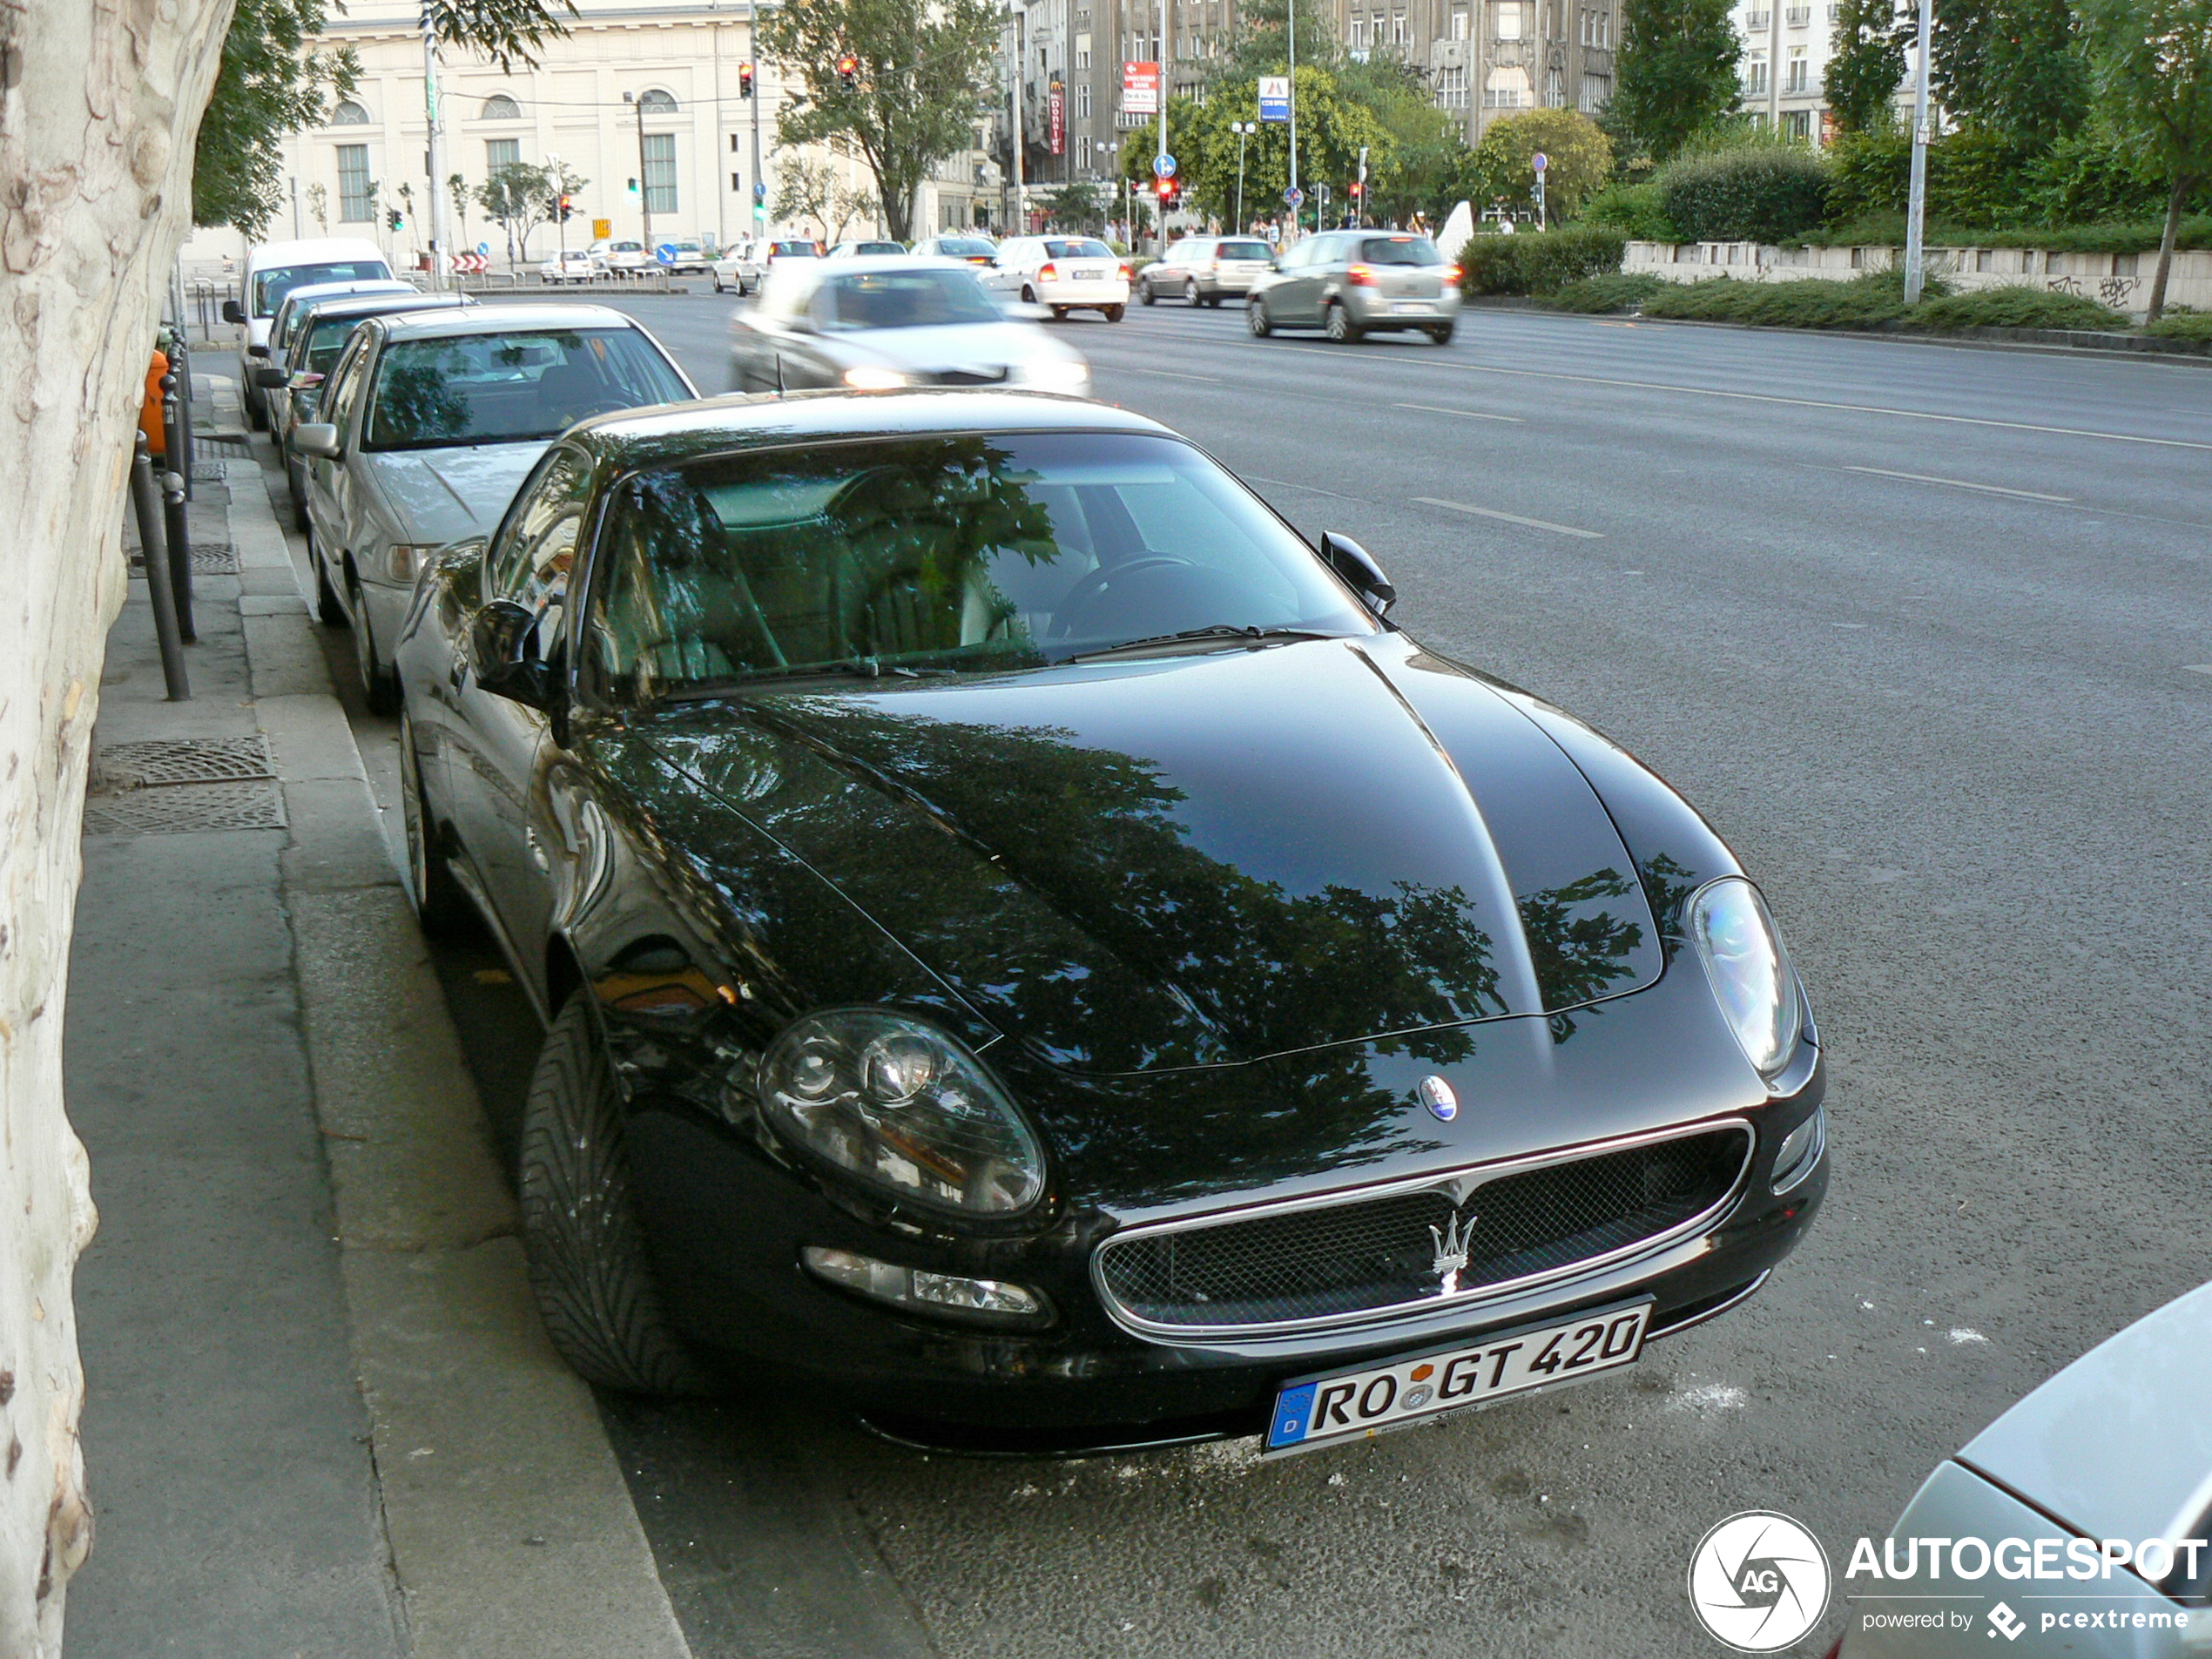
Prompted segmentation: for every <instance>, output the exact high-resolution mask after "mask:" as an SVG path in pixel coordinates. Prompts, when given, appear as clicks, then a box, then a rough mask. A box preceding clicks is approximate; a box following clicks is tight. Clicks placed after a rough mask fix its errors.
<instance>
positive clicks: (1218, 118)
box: [1123, 64, 1394, 228]
mask: <svg viewBox="0 0 2212 1659" xmlns="http://www.w3.org/2000/svg"><path fill="white" fill-rule="evenodd" d="M1182 111H1187V113H1186V112H1182ZM1168 119H1169V123H1170V132H1174V131H1175V130H1176V129H1175V126H1174V123H1175V122H1177V120H1178V119H1179V120H1181V121H1182V122H1183V123H1184V125H1183V127H1182V129H1181V131H1182V132H1183V133H1184V135H1185V136H1184V137H1183V138H1177V139H1176V140H1175V143H1176V146H1177V160H1178V161H1179V162H1181V163H1182V164H1183V170H1182V172H1181V173H1180V174H1179V175H1178V176H1179V177H1180V178H1182V179H1183V182H1184V197H1185V199H1186V200H1187V201H1188V202H1189V203H1190V206H1193V207H1195V208H1196V209H1197V211H1199V212H1202V213H1204V214H1206V215H1207V216H1208V217H1210V218H1213V219H1219V220H1221V221H1222V222H1223V223H1224V224H1226V223H1228V222H1229V221H1230V220H1231V218H1232V217H1233V216H1234V215H1235V212H1236V206H1237V200H1236V199H1237V135H1236V133H1235V132H1231V130H1230V128H1231V123H1233V122H1237V121H1258V120H1259V89H1258V87H1257V86H1256V85H1255V84H1253V82H1252V81H1251V79H1250V78H1240V79H1238V80H1237V81H1232V82H1229V83H1228V84H1225V85H1223V86H1220V87H1218V88H1217V90H1215V91H1212V92H1211V94H1210V96H1209V97H1208V98H1207V99H1206V101H1205V104H1204V106H1199V105H1182V104H1180V102H1178V103H1177V105H1170V108H1169V114H1168ZM1361 145H1366V148H1367V170H1368V175H1369V178H1370V179H1371V180H1372V179H1374V178H1376V177H1378V176H1379V175H1384V174H1387V173H1388V172H1389V170H1390V168H1391V166H1392V164H1393V154H1394V151H1393V143H1392V139H1391V136H1390V134H1389V132H1387V131H1386V130H1385V128H1384V126H1383V125H1382V123H1381V122H1380V121H1379V120H1378V119H1377V118H1376V116H1375V111H1373V110H1372V109H1371V108H1370V107H1368V106H1367V105H1365V104H1363V103H1360V102H1358V101H1356V100H1355V99H1353V98H1350V97H1348V96H1347V95H1346V93H1345V89H1344V88H1343V87H1342V86H1341V85H1340V84H1339V82H1338V80H1337V78H1336V76H1335V75H1334V74H1332V72H1331V71H1328V70H1326V69H1322V68H1319V67H1315V66H1309V65H1307V64H1299V65H1298V181H1299V184H1300V185H1301V186H1302V187H1303V188H1304V189H1305V195H1306V200H1307V202H1308V204H1309V208H1308V211H1312V206H1311V205H1312V204H1313V203H1315V202H1317V201H1318V192H1317V191H1316V188H1315V187H1316V186H1317V185H1321V184H1324V183H1326V184H1327V185H1329V187H1330V210H1331V212H1336V211H1338V210H1340V209H1341V208H1342V207H1344V206H1345V205H1346V204H1347V202H1348V200H1349V198H1348V197H1347V196H1346V194H1345V187H1346V186H1347V185H1349V184H1350V183H1351V181H1352V179H1355V178H1357V177H1358V176H1359V148H1360V146H1361ZM1135 147H1137V146H1129V145H1124V146H1123V157H1124V158H1125V159H1126V158H1127V157H1128V156H1129V154H1130V150H1131V149H1132V148H1135ZM1136 165H1138V166H1140V167H1142V168H1143V172H1144V175H1145V176H1146V177H1150V172H1151V165H1152V164H1151V158H1150V155H1149V153H1148V154H1143V155H1140V156H1138V157H1137V158H1136ZM1290 182H1291V143H1290V129H1289V127H1288V126H1286V125H1283V124H1281V123H1278V122H1263V123H1261V125H1260V129H1259V131H1258V132H1256V133H1254V134H1252V135H1251V137H1250V138H1247V139H1245V141H1244V214H1245V217H1246V218H1247V219H1251V218H1256V217H1258V216H1260V215H1262V214H1269V213H1276V212H1283V211H1285V209H1284V208H1283V206H1282V201H1283V192H1284V191H1285V189H1286V188H1288V186H1289V185H1290ZM1238 228H1242V227H1241V226H1239V227H1238Z"/></svg>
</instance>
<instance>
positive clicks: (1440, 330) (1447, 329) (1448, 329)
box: [1428, 322, 1453, 346]
mask: <svg viewBox="0 0 2212 1659" xmlns="http://www.w3.org/2000/svg"><path fill="white" fill-rule="evenodd" d="M1452 327H1453V326H1452V325H1451V324H1450V323H1448V322H1447V323H1443V324H1440V326H1438V327H1434V328H1432V329H1430V330H1429V331H1428V337H1429V338H1430V339H1431V340H1432V341H1435V342H1436V343H1437V344H1438V345H1440V346H1448V345H1450V344H1451V343H1452Z"/></svg>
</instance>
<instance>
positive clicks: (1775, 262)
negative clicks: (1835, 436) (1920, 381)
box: [1621, 242, 2212, 318]
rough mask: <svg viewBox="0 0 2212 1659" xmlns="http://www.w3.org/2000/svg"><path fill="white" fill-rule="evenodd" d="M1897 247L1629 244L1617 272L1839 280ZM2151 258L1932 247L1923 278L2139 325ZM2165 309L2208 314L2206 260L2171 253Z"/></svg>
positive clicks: (2210, 271) (1674, 278) (1879, 266)
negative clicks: (2050, 301) (2062, 303)
mask: <svg viewBox="0 0 2212 1659" xmlns="http://www.w3.org/2000/svg"><path fill="white" fill-rule="evenodd" d="M1904 258H1905V250H1904V249H1902V248H1898V247H1771V246H1763V245H1762V244H1759V243H1757V242H1683V243H1679V244H1676V243H1669V242H1631V243H1629V249H1628V254H1627V257H1626V258H1625V259H1623V260H1622V266H1621V268H1622V270H1624V271H1635V272H1642V273H1645V274H1648V275H1650V276H1656V277H1663V278H1665V279H1666V280H1668V281H1669V282H1704V281H1709V280H1712V279H1713V278H1716V277H1733V278H1734V279H1736V280H1737V281H1739V282H1793V281H1796V280H1798V279H1800V278H1803V277H1827V278H1831V279H1833V280H1849V279H1851V278H1852V277H1855V276H1858V275H1861V274H1862V273H1865V272H1868V271H1886V270H1888V269H1890V268H1891V267H1892V266H1894V265H1898V264H1901V263H1902V262H1903V260H1904ZM2157 267H2158V255H2157V253H2155V251H2154V252H2152V253H2058V252H2055V251H2047V250H2045V249H2042V248H2026V247H1932V248H1930V249H1929V250H1928V273H1929V274H1930V275H1931V276H1939V277H1941V278H1942V279H1943V280H1944V281H1945V282H1946V283H1947V284H1949V285H1950V286H1951V287H1952V288H1955V289H1959V290H1962V291H1963V290H1970V289H1974V288H1998V287H2031V288H2050V289H2055V290H2058V291H2060V292H2062V293H2079V294H2086V295H2087V296H2088V297H2089V298H2090V299H2092V300H2101V301H2103V302H2104V303H2105V304H2106V305H2108V306H2111V307H2114V308H2115V309H2117V310H2121V311H2125V312H2128V313H2129V314H2131V315H2133V316H2134V317H2137V318H2141V316H2142V315H2143V312H2144V309H2145V307H2147V306H2148V304H2149V301H2150V284H2151V278H2152V276H2153V275H2154V274H2155V273H2156V271H2157ZM2166 303H2167V305H2168V307H2174V306H2193V307H2195V308H2196V309H2198V310H2200V311H2212V253H2207V252H2204V251H2202V250H2197V251H2192V252H2183V253H2175V255H2174V270H2173V273H2172V275H2171V276H2169V277H2168V279H2167V283H2166Z"/></svg>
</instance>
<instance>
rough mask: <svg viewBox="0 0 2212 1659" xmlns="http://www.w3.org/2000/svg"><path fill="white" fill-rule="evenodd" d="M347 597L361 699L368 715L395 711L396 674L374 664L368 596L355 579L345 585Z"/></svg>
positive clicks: (397, 708) (397, 702) (397, 696)
mask: <svg viewBox="0 0 2212 1659" xmlns="http://www.w3.org/2000/svg"><path fill="white" fill-rule="evenodd" d="M346 597H347V602H348V603H349V604H351V605H352V606H353V610H354V675H355V677H356V678H359V680H360V681H361V701H362V702H364V703H366V704H368V711H369V712H370V713H371V714H397V713H398V712H399V711H400V687H399V677H398V676H397V675H396V674H395V673H394V672H392V671H390V670H389V669H386V668H380V667H379V666H378V665H377V662H376V624H375V623H374V622H373V621H371V620H370V618H369V614H368V596H367V595H365V594H363V593H362V592H361V583H360V581H359V580H358V579H356V580H354V582H352V583H349V584H348V585H347V590H346Z"/></svg>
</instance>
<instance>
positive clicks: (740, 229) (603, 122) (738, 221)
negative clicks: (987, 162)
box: [185, 0, 985, 266]
mask: <svg viewBox="0 0 2212 1659" xmlns="http://www.w3.org/2000/svg"><path fill="white" fill-rule="evenodd" d="M420 15H421V14H420V9H419V5H418V4H417V3H416V0H350V3H349V4H348V5H347V8H346V10H344V11H342V12H341V11H339V10H337V9H336V8H333V9H332V11H331V15H330V18H329V21H328V24H327V27H326V30H325V32H324V37H323V38H324V42H325V44H328V45H331V46H339V45H347V46H351V47H352V48H353V49H354V54H355V55H356V57H358V58H359V60H360V63H361V79H360V83H359V84H358V85H357V86H356V87H355V89H354V91H353V93H352V94H351V95H350V96H349V97H348V98H346V99H344V100H342V101H341V102H340V103H339V104H338V105H336V106H335V107H334V109H333V110H332V111H330V114H329V116H328V117H327V122H326V124H325V125H322V126H320V127H318V128H312V129H309V130H308V131H307V132H300V133H295V134H293V136H292V137H291V138H289V139H287V141H286V145H285V169H286V172H287V175H288V179H287V183H288V185H289V189H288V192H287V201H286V205H285V209H284V211H283V212H280V214H279V216H278V218H277V219H276V221H275V222H274V223H273V224H272V225H271V226H269V229H268V234H269V236H271V237H272V238H278V237H287V236H292V235H295V234H296V235H300V236H321V235H332V236H338V235H359V236H366V237H369V238H371V239H374V240H375V241H377V242H378V243H380V244H381V245H382V246H384V247H385V248H386V249H387V250H388V253H390V254H391V255H392V257H393V260H394V263H395V265H401V266H413V265H414V264H415V262H416V260H418V258H420V257H421V254H422V253H423V251H424V250H425V249H426V248H427V247H428V243H429V237H430V232H429V213H428V195H429V191H430V189H431V188H432V185H431V180H430V179H429V176H428V154H427V149H428V145H427V135H428V119H427V117H426V114H425V109H424V98H423V89H424V70H423V54H422V37H421V32H420V28H419V22H418V20H419V17H420ZM752 15H753V7H752V3H750V0H691V3H685V0H579V3H578V5H577V17H574V18H573V19H571V20H570V24H569V33H568V34H566V35H565V36H563V37H558V38H556V39H552V40H549V41H547V42H545V43H544V44H543V46H542V47H540V49H539V51H538V54H537V55H538V58H539V62H538V64H537V65H536V67H535V68H520V67H518V68H517V69H516V70H515V71H513V72H512V73H504V72H502V71H501V70H500V69H499V68H498V67H497V65H496V64H492V63H491V62H490V61H489V60H488V59H486V58H485V57H482V55H481V54H478V53H476V52H474V51H470V50H469V49H467V48H463V47H454V46H448V47H445V48H443V49H442V51H441V52H440V59H439V62H440V67H439V71H438V86H439V98H440V115H441V125H442V129H443V152H442V156H441V158H440V168H439V171H440V172H441V173H442V174H443V175H444V180H442V182H441V183H440V184H439V185H437V188H438V189H439V190H440V191H442V195H443V199H442V206H443V209H444V212H445V214H446V234H447V239H448V243H449V244H450V245H451V246H453V247H454V248H455V249H457V250H464V251H465V250H471V249H475V248H478V247H486V248H489V250H490V253H491V255H492V257H493V259H494V260H495V261H499V262H503V260H504V259H505V256H506V253H507V241H508V232H507V230H506V228H505V227H503V226H501V225H499V224H496V223H494V222H490V221H489V220H488V219H487V218H486V215H485V213H484V211H483V209H482V206H481V205H480V204H479V203H478V202H477V201H476V199H475V191H476V187H477V186H478V185H481V184H482V183H483V181H484V180H485V179H487V178H488V177H489V175H490V173H491V172H493V171H494V170H495V169H496V168H497V167H498V166H500V165H502V164H503V163H506V162H512V161H521V162H527V163H529V164H530V165H534V166H544V165H549V164H550V163H552V162H554V161H555V160H556V159H557V161H558V162H559V164H560V165H562V166H563V167H564V168H566V169H569V170H570V171H571V172H573V173H575V174H577V175H578V176H581V177H582V178H583V179H584V180H585V181H586V182H584V183H583V185H580V186H579V187H578V188H577V191H576V192H575V199H574V200H575V205H574V208H573V211H572V213H571V215H570V219H569V220H568V222H567V223H566V224H565V225H561V226H556V225H552V224H544V225H540V226H537V227H536V228H535V229H533V230H531V231H530V233H529V246H528V247H527V250H518V252H521V253H524V254H525V256H526V257H527V258H528V259H529V260H543V259H544V258H546V257H547V256H548V255H550V253H552V252H553V251H554V250H555V248H556V246H560V245H562V244H563V243H565V245H566V246H570V247H581V246H584V245H585V244H587V243H589V242H590V241H591V240H592V239H594V236H595V234H597V233H599V232H598V228H597V227H598V226H599V225H601V224H602V223H604V226H605V231H604V233H605V234H607V235H610V236H611V237H613V238H615V239H630V238H637V239H644V237H645V233H646V231H647V229H648V225H649V222H650V229H651V242H652V243H653V244H655V245H658V244H659V243H661V242H665V241H672V240H677V239H683V238H686V237H700V238H705V239H712V240H713V241H714V242H716V243H717V244H723V245H726V244H727V243H729V242H731V241H732V240H735V239H738V238H739V237H741V236H743V235H745V234H746V233H748V232H749V231H750V229H751V228H752V226H753V224H754V220H753V219H752V209H753V202H754V196H753V186H754V185H755V184H756V183H759V184H761V185H765V201H766V205H767V206H768V208H769V210H770V212H772V210H773V207H774V205H775V203H776V201H777V187H778V185H779V181H780V180H781V179H782V177H783V172H784V169H785V167H786V165H789V164H790V163H791V162H792V161H793V160H794V159H795V158H797V157H798V156H799V155H800V154H805V155H806V156H809V157H811V158H813V159H814V160H816V161H818V162H821V163H824V164H826V165H827V166H828V167H829V168H830V169H831V171H832V173H833V177H834V179H835V180H836V183H837V185H838V187H839V189H840V192H841V193H842V194H843V195H844V196H845V197H846V198H853V199H857V198H865V199H867V200H868V201H870V202H871V203H872V202H873V178H872V176H871V174H870V173H869V172H868V169H867V165H866V164H865V163H863V162H861V161H860V160H859V159H858V158H851V157H846V156H841V155H838V154H836V153H834V152H831V151H828V150H826V149H825V148H823V147H821V146H808V147H807V149H806V151H804V152H798V151H792V150H788V149H786V148H785V147H784V146H782V145H779V144H778V143H777V140H776V119H777V117H778V115H779V113H780V112H781V111H782V109H783V108H784V105H785V100H786V97H787V96H788V95H789V94H790V93H791V92H792V91H796V90H797V89H796V87H795V86H790V87H787V86H786V83H785V81H784V78H782V76H781V75H780V74H779V71H777V69H776V68H775V66H774V65H773V64H767V63H764V62H761V61H759V55H758V54H757V53H756V52H755V51H754V49H753V44H752ZM745 64H752V69H753V91H754V96H753V97H752V98H746V97H745V95H744V91H743V87H742V85H741V75H740V71H741V68H742V67H743V66H744V65H745ZM756 118H757V120H758V125H759V153H760V167H759V173H760V177H759V178H758V179H756V177H755V173H754V167H753V131H754V124H755V121H756ZM980 160H981V157H980V155H979V156H968V157H961V158H954V159H952V160H950V161H948V162H947V163H945V164H942V165H940V166H939V167H938V168H936V169H935V170H934V173H935V175H936V176H934V177H933V178H931V179H929V180H928V181H927V182H926V183H925V184H924V185H923V186H922V189H921V200H920V201H919V202H917V203H916V211H915V219H914V222H915V224H916V226H918V227H922V228H924V229H927V228H934V227H936V226H939V225H940V224H941V223H947V222H957V223H960V224H963V225H964V224H967V223H968V222H970V219H971V218H972V216H973V207H972V202H973V200H974V199H975V198H977V197H978V196H979V195H980V194H983V193H985V192H981V191H979V187H978V185H977V184H976V182H975V179H976V164H977V162H978V161H980ZM456 174H457V175H459V176H460V178H461V179H462V192H461V198H462V199H461V200H460V201H456V199H455V192H454V190H453V188H452V186H451V185H450V182H449V181H450V179H452V177H453V176H454V175H456ZM402 185H404V186H406V191H405V192H404V193H402V192H401V186H402ZM395 210H396V211H398V212H400V214H401V219H402V221H403V222H402V224H401V226H400V227H399V228H396V229H395V228H394V227H393V226H392V225H391V215H392V213H393V212H395ZM837 214H838V210H833V212H832V214H831V216H830V218H829V219H828V220H827V222H825V221H824V220H823V219H821V218H819V216H817V217H809V218H806V219H792V220H790V221H789V222H786V221H784V220H780V219H771V220H769V221H767V223H768V226H769V228H772V229H777V230H789V231H792V232H793V233H806V234H825V235H827V234H834V233H836V232H837V231H838V230H839V228H840V226H839V225H838V223H837ZM880 230H881V226H880V213H879V212H878V210H877V209H875V208H874V207H873V206H869V207H867V208H865V209H862V210H861V211H859V212H855V213H853V215H852V216H851V218H850V219H847V220H846V222H845V224H844V226H843V233H844V234H846V235H847V236H865V235H868V234H871V233H880ZM238 245H239V238H238V236H237V234H236V233H234V232H227V231H212V232H206V231H204V232H200V233H198V234H197V235H196V236H195V237H194V239H193V240H192V243H191V244H188V245H187V246H186V248H185V260H186V262H187V263H188V264H189V263H192V261H194V260H206V259H208V258H211V257H213V256H215V255H218V254H220V253H233V251H234V249H235V248H236V246H238Z"/></svg>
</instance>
